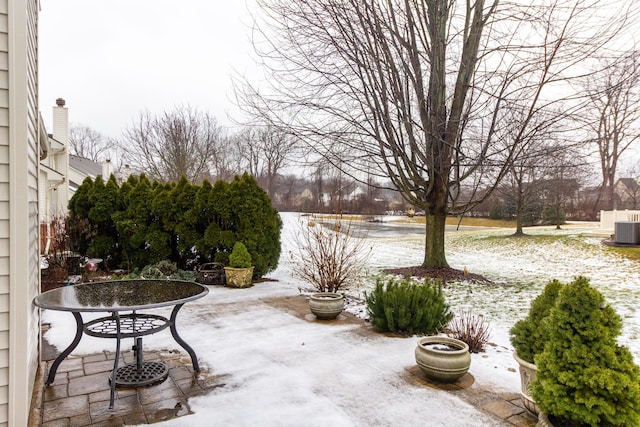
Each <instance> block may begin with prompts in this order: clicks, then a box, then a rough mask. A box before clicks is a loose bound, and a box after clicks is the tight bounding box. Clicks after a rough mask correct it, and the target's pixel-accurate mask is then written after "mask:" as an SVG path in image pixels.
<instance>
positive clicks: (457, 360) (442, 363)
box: [415, 336, 471, 383]
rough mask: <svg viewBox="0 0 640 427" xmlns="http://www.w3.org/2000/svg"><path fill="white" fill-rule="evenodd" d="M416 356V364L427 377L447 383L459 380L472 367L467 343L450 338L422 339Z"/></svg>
mask: <svg viewBox="0 0 640 427" xmlns="http://www.w3.org/2000/svg"><path fill="white" fill-rule="evenodd" d="M415 354H416V363H417V364H418V366H419V367H420V369H422V371H423V372H424V373H425V375H427V376H428V377H429V378H431V379H434V380H436V381H441V382H446V383H451V382H454V381H456V380H458V379H459V378H460V377H461V376H463V375H464V374H466V373H467V371H468V370H469V366H470V365H471V354H469V346H468V345H467V343H465V342H464V341H460V340H457V339H454V338H449V337H441V336H428V337H423V338H420V339H419V340H418V346H417V347H416V351H415Z"/></svg>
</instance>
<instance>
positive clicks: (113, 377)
mask: <svg viewBox="0 0 640 427" xmlns="http://www.w3.org/2000/svg"><path fill="white" fill-rule="evenodd" d="M113 317H115V319H116V358H115V360H114V361H113V372H111V393H110V394H109V409H113V401H114V400H115V396H116V373H117V372H118V359H119V358H120V340H121V338H122V337H121V332H120V314H118V312H117V311H116V312H114V313H113Z"/></svg>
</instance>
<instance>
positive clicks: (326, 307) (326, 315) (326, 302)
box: [309, 292, 344, 320]
mask: <svg viewBox="0 0 640 427" xmlns="http://www.w3.org/2000/svg"><path fill="white" fill-rule="evenodd" d="M309 308H310V309H311V312H312V313H313V314H315V315H316V317H317V318H318V319H320V320H331V319H335V318H336V317H338V314H340V313H342V310H343V309H344V298H343V297H342V295H340V294H337V293H334V292H318V293H315V294H311V296H310V297H309Z"/></svg>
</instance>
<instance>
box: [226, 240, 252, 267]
mask: <svg viewBox="0 0 640 427" xmlns="http://www.w3.org/2000/svg"><path fill="white" fill-rule="evenodd" d="M229 267H232V268H249V267H251V254H250V253H249V251H248V250H247V247H246V246H245V245H244V243H242V242H236V243H235V244H234V245H233V250H232V251H231V255H229Z"/></svg>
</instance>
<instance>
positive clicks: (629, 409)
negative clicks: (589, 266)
mask: <svg viewBox="0 0 640 427" xmlns="http://www.w3.org/2000/svg"><path fill="white" fill-rule="evenodd" d="M544 323H545V324H544V326H545V327H546V328H548V342H547V343H546V345H545V347H544V351H543V352H542V353H541V354H539V355H537V356H536V358H535V363H536V365H537V366H538V379H537V381H536V382H535V383H534V384H533V390H532V394H533V397H534V398H535V400H536V402H537V403H538V405H539V406H540V409H541V410H542V411H543V412H544V413H546V414H549V415H551V416H553V417H557V418H559V419H563V420H564V421H565V422H567V423H568V424H567V425H589V426H638V425H640V368H638V366H636V365H635V364H634V361H633V356H632V354H631V352H630V351H629V349H627V348H626V347H624V346H620V345H618V343H617V341H616V339H617V337H618V336H619V335H620V332H621V330H622V320H621V318H620V316H619V315H618V314H617V313H616V312H615V310H614V309H613V308H612V307H611V306H609V305H607V304H606V303H605V300H604V297H603V296H602V294H601V293H600V292H599V291H598V290H597V289H595V288H594V287H592V286H591V285H590V284H589V280H588V279H586V278H584V277H578V278H576V279H575V280H574V281H573V282H571V283H570V284H568V285H566V286H565V287H564V288H563V290H562V291H561V292H560V296H559V297H558V300H557V301H556V304H555V306H554V307H553V308H552V309H551V312H550V314H549V316H548V317H546V318H545V320H544ZM563 425H564V424H563Z"/></svg>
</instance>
